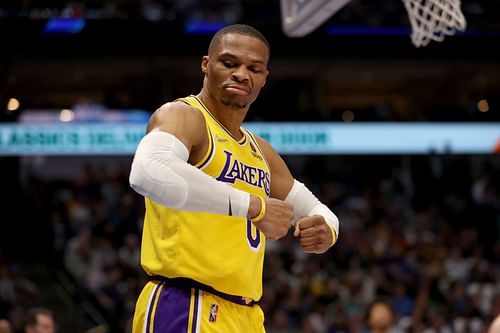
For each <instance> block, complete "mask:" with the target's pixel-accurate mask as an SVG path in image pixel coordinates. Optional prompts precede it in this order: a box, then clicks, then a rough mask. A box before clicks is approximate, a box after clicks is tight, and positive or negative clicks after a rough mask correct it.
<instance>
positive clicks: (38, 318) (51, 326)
mask: <svg viewBox="0 0 500 333" xmlns="http://www.w3.org/2000/svg"><path fill="white" fill-rule="evenodd" d="M55 331H56V328H55V322H54V316H53V314H52V312H51V311H50V310H47V309H45V308H38V307H35V308H31V309H29V310H28V312H27V313H26V317H25V321H24V333H54V332H55Z"/></svg>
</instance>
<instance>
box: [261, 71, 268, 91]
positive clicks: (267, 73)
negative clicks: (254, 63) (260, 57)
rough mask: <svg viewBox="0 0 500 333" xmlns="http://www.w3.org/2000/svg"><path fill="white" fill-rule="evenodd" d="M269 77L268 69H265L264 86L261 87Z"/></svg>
mask: <svg viewBox="0 0 500 333" xmlns="http://www.w3.org/2000/svg"><path fill="white" fill-rule="evenodd" d="M268 76H269V69H266V77H265V79H264V84H263V85H262V86H263V87H264V86H265V85H266V82H267V77H268Z"/></svg>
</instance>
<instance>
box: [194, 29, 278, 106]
mask: <svg viewBox="0 0 500 333" xmlns="http://www.w3.org/2000/svg"><path fill="white" fill-rule="evenodd" d="M268 60H269V50H268V49H267V47H266V44H264V42H262V41H261V40H260V39H257V38H255V37H251V36H246V35H241V34H235V33H230V34H226V35H224V36H223V37H222V39H221V40H220V42H219V43H218V44H216V45H214V46H213V47H212V49H211V50H210V52H209V55H208V56H205V57H203V61H202V71H203V72H204V73H205V80H206V82H205V83H206V85H205V86H206V88H207V90H208V91H209V93H210V94H211V95H212V96H213V97H215V98H216V99H217V101H218V102H220V103H222V104H223V105H225V106H229V107H231V108H234V109H243V108H246V107H248V106H249V105H250V104H252V103H253V102H254V101H255V99H256V98H257V96H258V95H259V92H260V89H261V88H262V87H263V86H264V84H265V83H266V78H267V75H268V74H269V71H268V70H267V63H268Z"/></svg>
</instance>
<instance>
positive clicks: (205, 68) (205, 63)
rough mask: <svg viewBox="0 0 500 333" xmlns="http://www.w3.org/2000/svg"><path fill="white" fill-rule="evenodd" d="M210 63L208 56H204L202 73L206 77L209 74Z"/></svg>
mask: <svg viewBox="0 0 500 333" xmlns="http://www.w3.org/2000/svg"><path fill="white" fill-rule="evenodd" d="M208 62H209V59H208V56H203V58H201V71H202V72H203V73H204V74H205V75H207V74H208Z"/></svg>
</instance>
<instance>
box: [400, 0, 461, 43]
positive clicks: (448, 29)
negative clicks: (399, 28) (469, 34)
mask: <svg viewBox="0 0 500 333" xmlns="http://www.w3.org/2000/svg"><path fill="white" fill-rule="evenodd" d="M403 3H404V4H405V7H406V10H407V11H408V17H409V18H410V23H411V27H412V30H413V32H412V34H411V40H412V42H413V44H414V45H415V46H416V47H420V46H426V45H427V44H429V42H430V41H431V40H434V41H437V42H442V41H443V39H444V37H445V36H446V35H449V36H451V35H453V34H455V32H456V31H457V30H461V31H464V30H465V27H466V25H467V23H466V22H465V17H464V15H463V14H462V11H461V9H460V0H403Z"/></svg>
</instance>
